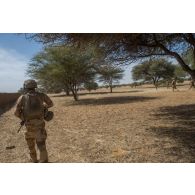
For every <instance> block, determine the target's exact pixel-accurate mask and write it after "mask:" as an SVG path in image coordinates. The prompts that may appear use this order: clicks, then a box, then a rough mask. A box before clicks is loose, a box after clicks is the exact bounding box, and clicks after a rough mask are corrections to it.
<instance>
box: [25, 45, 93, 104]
mask: <svg viewBox="0 0 195 195" xmlns="http://www.w3.org/2000/svg"><path fill="white" fill-rule="evenodd" d="M92 57H93V55H92V54H91V53H88V52H86V51H80V50H78V49H77V48H75V47H49V48H45V49H44V51H42V52H40V53H39V54H37V55H36V56H35V57H34V58H33V59H32V61H31V63H30V64H29V68H28V74H30V75H31V76H32V77H33V78H35V79H37V80H38V81H40V82H43V81H44V82H47V81H52V82H55V83H59V84H61V85H64V86H65V87H68V89H70V91H71V92H72V94H73V97H74V99H75V100H76V101H77V100H78V88H79V86H80V85H82V84H83V83H85V82H87V81H89V80H92V79H93V78H94V76H95V69H94V65H93V64H92V63H91V59H92Z"/></svg>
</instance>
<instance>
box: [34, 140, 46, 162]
mask: <svg viewBox="0 0 195 195" xmlns="http://www.w3.org/2000/svg"><path fill="white" fill-rule="evenodd" d="M37 147H38V149H39V151H40V159H39V162H40V163H47V162H48V153H47V149H46V144H45V141H39V142H37Z"/></svg>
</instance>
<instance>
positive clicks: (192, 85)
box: [189, 79, 195, 90]
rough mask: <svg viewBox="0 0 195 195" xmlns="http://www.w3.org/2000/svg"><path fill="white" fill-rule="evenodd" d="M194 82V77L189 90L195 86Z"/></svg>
mask: <svg viewBox="0 0 195 195" xmlns="http://www.w3.org/2000/svg"><path fill="white" fill-rule="evenodd" d="M194 82H195V81H194V79H191V81H190V88H189V90H190V89H191V88H195V83H194Z"/></svg>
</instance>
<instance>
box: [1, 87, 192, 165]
mask: <svg viewBox="0 0 195 195" xmlns="http://www.w3.org/2000/svg"><path fill="white" fill-rule="evenodd" d="M52 99H53V101H54V104H55V107H54V108H53V109H52V110H53V111H54V113H55V119H54V120H53V121H51V122H49V123H47V132H48V139H47V148H48V152H49V160H50V162H195V103H194V102H195V90H188V86H184V87H179V91H176V92H172V91H171V89H166V88H160V89H159V90H158V91H156V90H155V89H153V88H145V87H144V88H143V87H137V88H136V89H135V88H133V89H132V88H129V87H123V88H116V89H114V93H113V94H110V93H107V92H106V90H105V89H102V90H99V91H97V92H96V93H94V92H92V93H91V94H83V95H81V96H80V100H79V101H78V102H74V101H73V100H72V97H66V96H63V95H52ZM13 111H14V109H13V108H12V109H10V110H9V111H7V112H5V113H3V114H2V115H1V116H0V162H29V157H28V149H27V146H26V143H25V140H24V137H23V133H24V131H25V129H24V128H23V130H22V132H21V133H19V134H17V133H16V132H17V129H18V127H19V120H18V119H17V118H15V117H14V116H13ZM12 145H14V146H15V148H14V149H11V150H6V149H5V148H6V146H12Z"/></svg>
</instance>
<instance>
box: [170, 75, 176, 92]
mask: <svg viewBox="0 0 195 195" xmlns="http://www.w3.org/2000/svg"><path fill="white" fill-rule="evenodd" d="M176 82H177V78H174V79H173V80H172V82H171V85H172V89H173V91H174V90H175V89H177V87H176Z"/></svg>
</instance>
